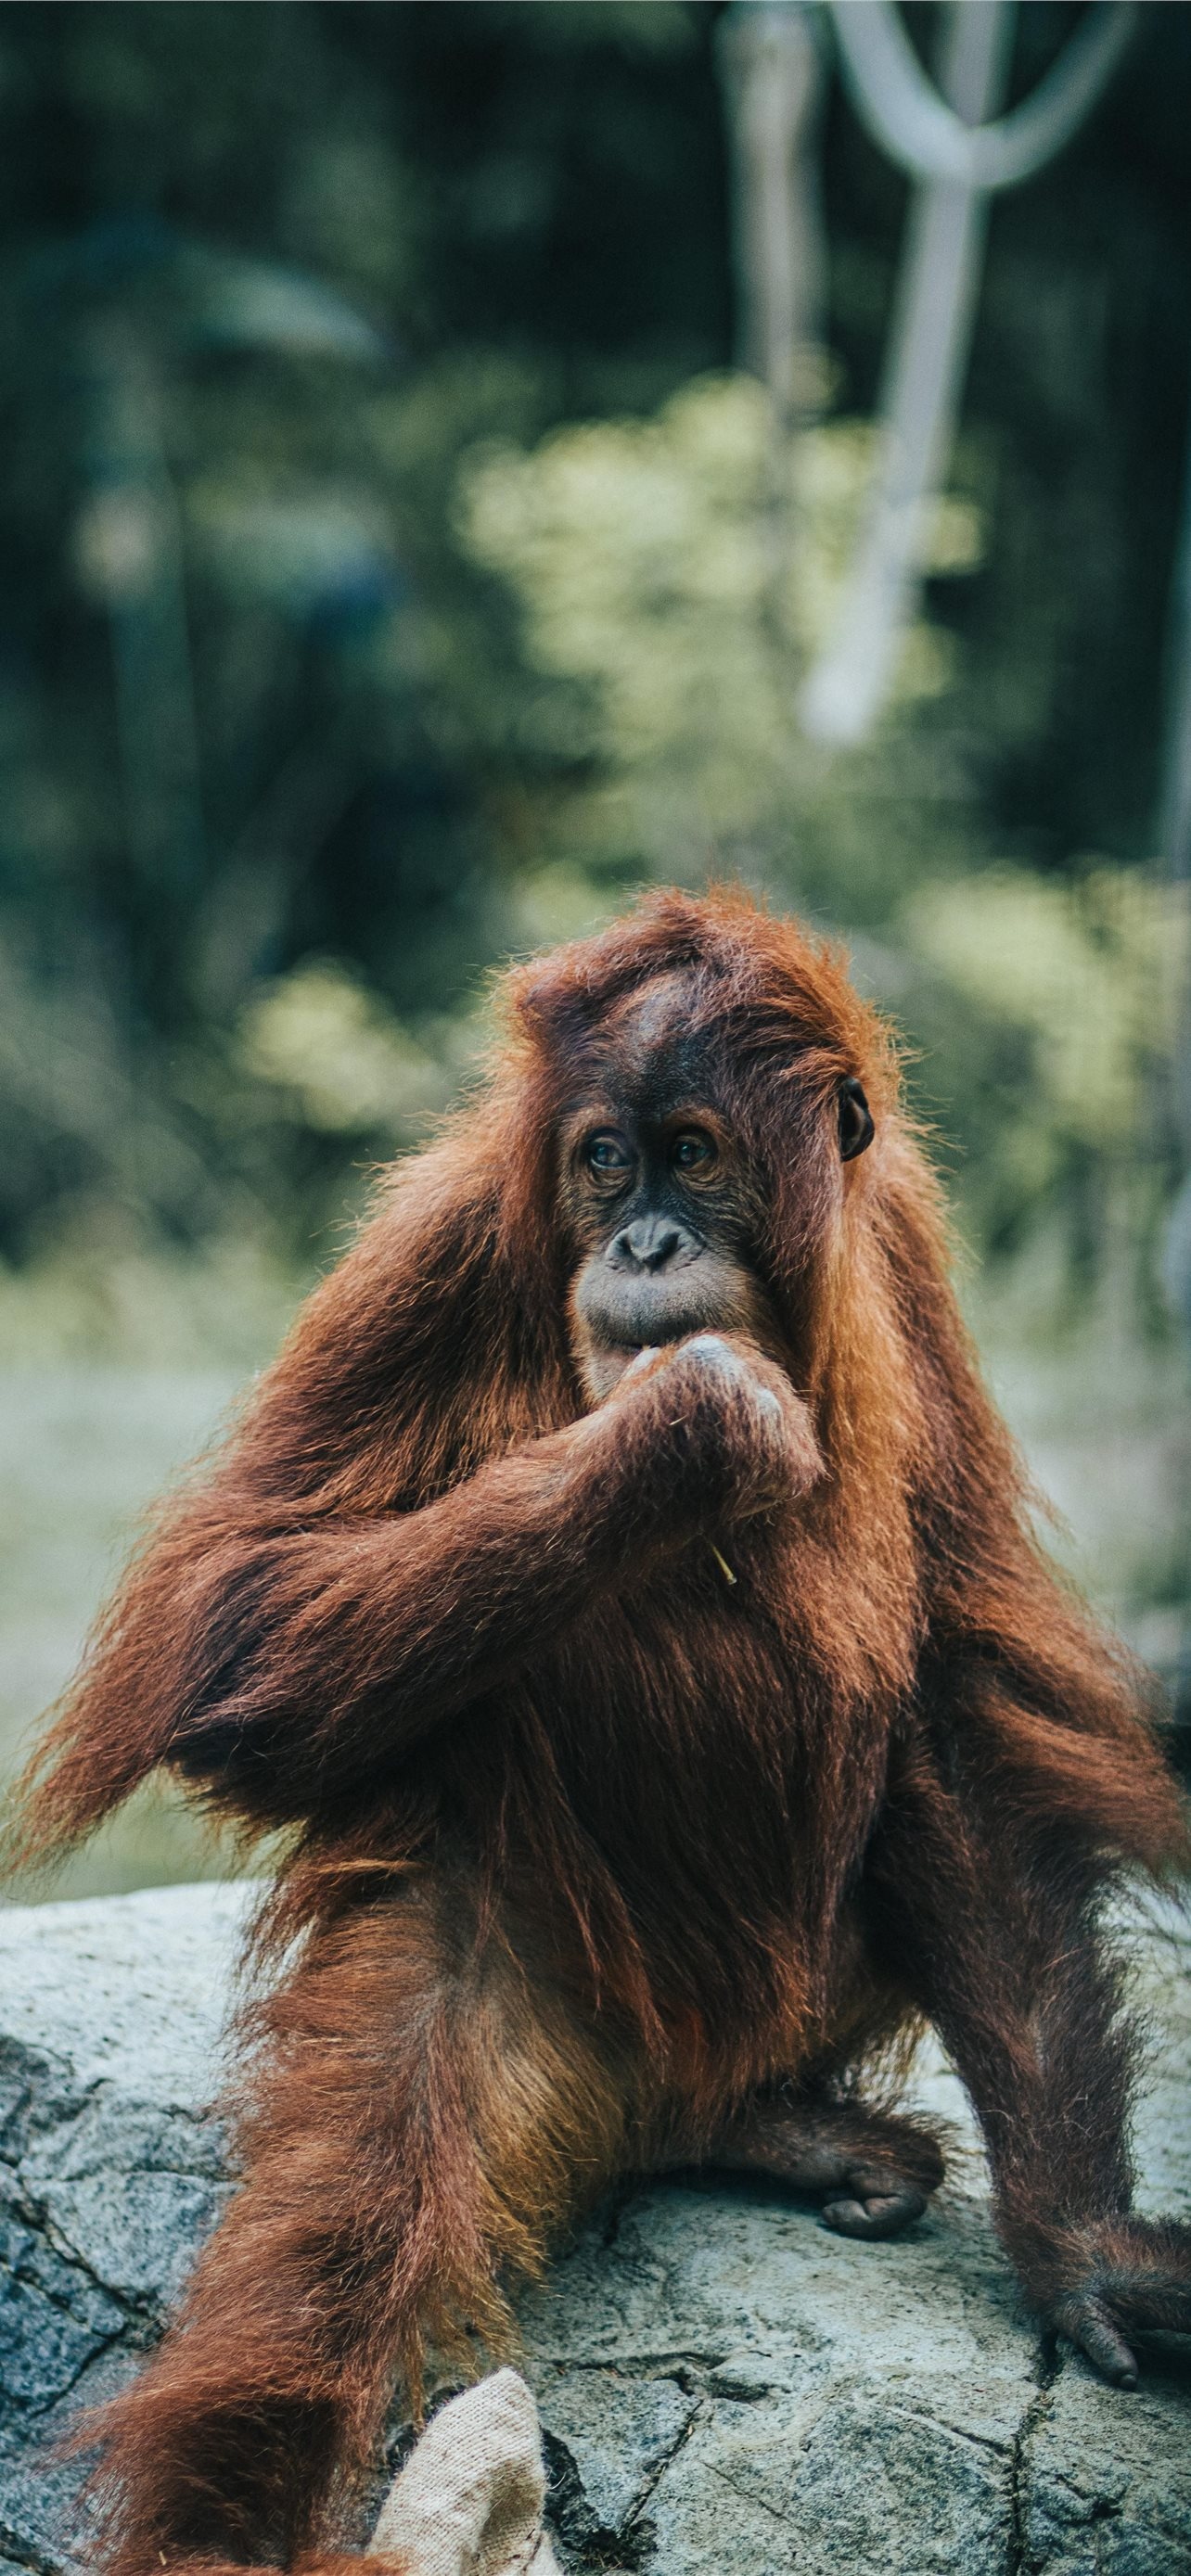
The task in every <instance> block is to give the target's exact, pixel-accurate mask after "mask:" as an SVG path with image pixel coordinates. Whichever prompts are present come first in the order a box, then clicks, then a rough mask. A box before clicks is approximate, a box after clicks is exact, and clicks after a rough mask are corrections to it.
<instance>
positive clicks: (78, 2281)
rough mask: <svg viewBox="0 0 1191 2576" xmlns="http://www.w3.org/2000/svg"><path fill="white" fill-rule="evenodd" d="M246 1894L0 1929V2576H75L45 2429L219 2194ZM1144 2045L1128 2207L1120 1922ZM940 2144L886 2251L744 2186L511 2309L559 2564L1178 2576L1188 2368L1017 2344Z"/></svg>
mask: <svg viewBox="0 0 1191 2576" xmlns="http://www.w3.org/2000/svg"><path fill="white" fill-rule="evenodd" d="M244 1904H245V1892H244V1890H243V1889H237V1888H226V1887H225V1888H218V1887H192V1888H171V1889H168V1890H153V1891H150V1892H148V1893H146V1894H144V1895H140V1896H131V1897H117V1898H111V1899H109V1900H107V1901H106V1902H100V1903H91V1904H73V1905H56V1906H47V1907H45V1908H42V1909H37V1910H32V1909H30V1910H13V1911H10V1912H8V1913H3V1914H0V1962H2V1969H3V1978H4V1990H5V2000H4V2002H3V2004H2V2005H0V2031H2V2032H3V2034H4V2036H3V2038H2V2039H0V2194H2V2197H3V2212H2V2217H3V2241H2V2252H0V2576H16V2571H18V2570H19V2571H22V2576H25V2571H29V2570H35V2571H37V2576H60V2572H61V2576H82V2570H84V2569H85V2568H86V2567H87V2566H88V2564H89V2560H90V2554H91V2553H90V2551H89V2547H88V2538H87V2527H86V2516H85V2512H84V2510H83V2509H82V2508H81V2507H80V2505H79V2503H78V2500H77V2472H76V2471H75V2470H74V2469H73V2468H70V2467H67V2466H66V2465H64V2464H62V2463H61V2462H54V2461H52V2460H50V2461H49V2462H48V2463H47V2457H46V2451H47V2445H52V2443H53V2440H54V2438H55V2436H56V2435H57V2434H58V2433H60V2431H61V2430H62V2429H63V2427H64V2425H65V2424H66V2422H67V2421H68V2420H69V2418H70V2416H71V2414H72V2413H73V2412H74V2410H75V2409H76V2408H77V2407H78V2406H80V2405H81V2404H83V2403H85V2402H88V2401H90V2400H93V2399H95V2398H96V2397H97V2396H100V2395H102V2394H103V2393H104V2392H105V2391H106V2390H107V2389H109V2388H111V2387H112V2386H113V2385H115V2384H116V2383H117V2382H118V2381H119V2379H120V2378H121V2377H122V2376H123V2375H124V2374H125V2373H127V2372H128V2371H129V2370H131V2369H134V2368H135V2367H136V2362H137V2356H138V2354H139V2353H140V2352H141V2351H142V2350H143V2348H144V2347H145V2346H146V2345H147V2344H148V2343H150V2342H151V2341H152V2339H153V2337H154V2335H155V2334H156V2333H157V2331H158V2329H159V2326H160V2323H161V2319H162V2315H163V2312H164V2309H165V2307H166V2305H167V2303H168V2302H169V2300H170V2298H171V2297H172V2295H173V2293H174V2291H175V2290H176V2288H177V2285H178V2283H179V2281H180V2279H181V2277H182V2275H183V2273H184V2272H185V2269H186V2266H187V2263H188V2261H189V2260H190V2257H191V2254H192V2252H193V2249H194V2247H195V2245H196V2243H197V2242H198V2240H199V2238H200V2237H201V2236H202V2234H203V2233H204V2231H205V2230H206V2229H207V2228H208V2227H209V2226H210V2225H211V2224H212V2222H213V2220H214V2218H215V2216H216V2215H217V2213H218V2210H219V2207H220V2204H221V2201H222V2199H223V2197H224V2194H225V2192H226V2189H227V2185H226V2183H225V2180H224V2175H223V2155H222V2142H221V2138H220V2131H219V2124H218V2121H217V2119H216V2118H215V2116H214V2115H213V2114H212V2112H211V2110H210V2108H209V2104H210V2101H211V2098H212V2095H213V2092H214V2090H215V2088H216V2084H217V2080H218V2060H219V2034H220V2026H221V2021H222V2018H223V2013H224V2010H225V2005H226V1999H227V1997H228V1994H229V1987H230V1980H231V1973H232V1965H233V1961H234V1956H235V1950H236V1942H237V1934H238V1930H239V1926H240V1922H241V1918H242V1914H243V1909H244ZM1131 1937H1134V1938H1135V1939H1136V1943H1137V1948H1138V1957H1139V1977H1140V1979H1141V1982H1142V1985H1143V1989H1144V1997H1145V2001H1146V2004H1147V2006H1148V2008H1149V2010H1150V2013H1151V2015H1152V2018H1153V2022H1154V2027H1155V2051H1154V2062H1153V2069H1152V2078H1151V2083H1150V2087H1149V2090H1148V2093H1147V2097H1146V2101H1145V2104H1144V2106H1143V2113H1142V2118H1141V2121H1140V2124H1139V2138H1138V2146H1139V2157H1140V2162H1141V2166H1142V2170H1143V2173H1144V2177H1145V2181H1144V2188H1143V2195H1142V2197H1143V2204H1144V2205H1145V2206H1146V2207H1147V2208H1160V2207H1167V2208H1170V2207H1181V2208H1183V2209H1185V2210H1186V2209H1191V2123H1188V2122H1187V2119H1186V2099H1185V2089H1184V2088H1185V2079H1186V2073H1187V2069H1188V2064H1189V2063H1191V1946H1189V1944H1188V1938H1187V1934H1186V1932H1185V1930H1182V1929H1180V1926H1179V1924H1178V1923H1177V1922H1176V1921H1175V1920H1174V1919H1167V1918H1166V1917H1164V1916H1162V1915H1160V1914H1158V1913H1157V1912H1156V1911H1153V1910H1151V1911H1150V1912H1148V1913H1147V1914H1146V1915H1145V1916H1144V1917H1143V1918H1142V1919H1141V1921H1140V1922H1139V1926H1138V1929H1137V1931H1136V1934H1135V1935H1132V1936H1131ZM915 2092H916V2095H917V2096H918V2097H919V2098H923V2099H925V2100H929V2101H930V2102H931V2103H932V2104H933V2105H934V2106H935V2107H936V2108H938V2109H939V2110H940V2111H941V2112H943V2113H944V2114H945V2115H946V2116H948V2117H949V2118H950V2119H951V2121H952V2122H953V2123H954V2124H955V2125H956V2126H957V2127H958V2128H960V2129H961V2130H962V2132H963V2136H964V2139H965V2141H966V2144H965V2145H964V2147H963V2150H962V2152H961V2154H960V2157H959V2159H958V2162H957V2167H956V2171H955V2176H954V2179H953V2180H952V2181H951V2182H949V2184H948V2185H947V2187H946V2189H945V2191H944V2192H943V2193H942V2194H941V2195H940V2198H939V2201H938V2203H937V2204H936V2206H935V2208H934V2209H933V2210H932V2212H931V2214H930V2216H929V2217H928V2218H927V2219H926V2220H924V2221H923V2222H922V2224H921V2225H920V2226H919V2227H918V2228H917V2229H916V2230H915V2231H914V2232H913V2233H912V2235H910V2236H909V2237H906V2238H904V2239H902V2240H901V2241H900V2242H895V2243H893V2244H889V2245H871V2246H862V2245H856V2244H852V2243H849V2242H848V2241H847V2240H846V2239H843V2238H837V2237H832V2236H830V2235H828V2234H826V2233H825V2231H824V2230H823V2229H822V2228H820V2227H819V2226H818V2225H817V2224H816V2221H815V2217H814V2214H813V2212H811V2211H809V2210H807V2209H804V2208H800V2207H796V2206H792V2205H791V2204H790V2202H789V2201H788V2200H784V2199H783V2198H781V2197H780V2196H779V2195H778V2194H776V2193H774V2192H770V2191H767V2190H764V2189H762V2188H761V2187H760V2186H757V2187H753V2186H750V2185H747V2184H741V2185H738V2186H730V2185H727V2184H716V2185H715V2186H714V2187H708V2188H695V2187H692V2186H690V2185H686V2186H684V2185H680V2184H677V2183H667V2184H665V2185H658V2186H655V2187H653V2188H651V2189H647V2190H642V2191H640V2192H638V2193H636V2194H635V2195H634V2196H633V2197H632V2198H630V2199H629V2200H628V2201H627V2202H625V2203H623V2204H622V2205H619V2206H618V2207H617V2208H616V2209H615V2210H610V2211H608V2212H606V2213H605V2214H604V2216H603V2218H602V2220H601V2221H600V2223H598V2224H596V2225H595V2226H593V2227H592V2228H591V2229H590V2230H589V2231H588V2232H587V2233H586V2234H585V2235H584V2236H583V2237H581V2238H580V2239H579V2241H578V2242H577V2243H575V2244H574V2245H573V2246H572V2247H571V2248H570V2250H569V2251H568V2252H567V2253H565V2254H564V2255H563V2256H562V2257H561V2259H560V2260H559V2262H558V2264H557V2266H556V2268H555V2270H554V2272H553V2273H552V2275H551V2278H550V2280H549V2282H548V2284H547V2285H546V2286H545V2287H544V2288H543V2289H542V2290H541V2291H540V2292H538V2293H536V2294H535V2295H534V2296H533V2297H532V2298H529V2299H527V2300H526V2301H525V2302H524V2303H523V2306H522V2324H523V2330H524V2336H525V2361H524V2367H525V2369H526V2372H527V2375H528V2377H529V2378H530V2380H531V2381H532V2383H533V2386H534V2388H535V2389H536V2392H537V2395H538V2400H539V2404H540V2407H541V2412H542V2420H543V2425H544V2428H545V2439H546V2451H547V2459H548V2465H549V2470H550V2476H551V2512H552V2523H553V2528H554V2531H555V2535H556V2539H557V2545H558V2550H559V2555H560V2558H561V2560H562V2563H563V2565H564V2566H565V2567H566V2568H567V2569H568V2570H570V2571H572V2576H594V2571H595V2570H601V2571H604V2576H609V2571H616V2570H620V2571H624V2576H629V2571H636V2570H641V2571H645V2576H779V2571H781V2576H786V2571H788V2570H797V2571H798V2576H828V2571H831V2576H842V2572H843V2571H847V2576H878V2572H879V2576H928V2571H933V2570H936V2569H947V2570H948V2571H950V2576H1034V2572H1035V2571H1041V2570H1045V2571H1046V2576H1178V2571H1181V2570H1186V2571H1191V2454H1189V2451H1188V2442H1187V2436H1188V2432H1189V2431H1191V2359H1189V2358H1188V2357H1187V2356H1185V2355H1184V2354H1183V2353H1182V2351H1181V2350H1180V2349H1178V2348H1177V2347H1176V2346H1175V2345H1174V2344H1173V2343H1172V2342H1168V2343H1166V2344H1165V2345H1164V2346H1160V2345H1159V2344H1158V2343H1157V2341H1156V2340H1155V2341H1153V2342H1152V2343H1151V2347H1150V2350H1149V2352H1148V2353H1147V2356H1146V2366H1145V2379H1144V2382H1143V2385H1142V2388H1141V2389H1140V2390H1139V2392H1138V2393H1137V2394H1136V2395H1134V2396H1118V2395H1115V2394H1114V2393H1113V2392H1112V2391H1110V2390H1109V2389H1107V2388H1104V2387H1102V2386H1101V2385H1100V2384H1099V2383H1098V2382H1097V2380H1096V2379H1095V2378H1094V2377H1093V2375H1092V2373H1091V2372H1090V2371H1089V2370H1088V2369H1087V2368H1086V2366H1085V2365H1084V2364H1083V2363H1082V2362H1081V2361H1079V2360H1078V2359H1076V2358H1075V2357H1074V2355H1072V2354H1071V2353H1069V2352H1056V2351H1054V2350H1053V2349H1051V2348H1049V2347H1048V2346H1047V2345H1046V2344H1044V2343H1040V2341H1039V2338H1038V2335H1037V2333H1036V2331H1035V2330H1034V2329H1033V2327H1032V2326H1031V2324H1030V2322H1029V2320H1028V2319H1027V2318H1026V2317H1025V2316H1024V2315H1023V2314H1022V2312H1021V2310H1020V2308H1019V2305H1018V2302H1017V2299H1016V2296H1015V2292H1014V2287H1013V2283H1012V2280H1011V2279H1010V2276H1009V2274H1008V2272H1007V2270H1006V2267H1005V2265H1004V2263H1003V2261H1002V2259H1001V2256H1000V2254H999V2252H998V2250H997V2247H996V2244H995V2242H994V2240H993V2237H992V2233H991V2230H990V2227H989V2223H988V2216H987V2207H986V2200H985V2193H984V2184H983V2177H982V2173H981V2168H980V2161H979V2157H978V2155H977V2154H976V2152H975V2149H974V2146H973V2145H972V2142H971V2130H970V2126H969V2124H968V2123H967V2121H966V2117H965V2114H964V2111H963V2105H962V2101H961V2098H960V2096H959V2093H958V2088H957V2087H956V2086H955V2084H954V2080H953V2078H952V2077H951V2076H950V2075H949V2074H948V2072H947V2070H946V2068H945V2067H944V2066H943V2065H942V2064H941V2062H939V2061H937V2060H933V2059H932V2060H931V2061H930V2062H928V2063H924V2065H923V2067H922V2069H921V2071H920V2076H919V2080H918V2082H917V2083H916V2086H915Z"/></svg>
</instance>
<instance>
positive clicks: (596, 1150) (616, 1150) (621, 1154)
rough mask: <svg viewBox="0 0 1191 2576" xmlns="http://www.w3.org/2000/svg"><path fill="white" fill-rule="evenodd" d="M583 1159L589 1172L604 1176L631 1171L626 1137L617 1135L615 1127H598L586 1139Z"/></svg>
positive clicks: (631, 1157)
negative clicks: (592, 1134)
mask: <svg viewBox="0 0 1191 2576" xmlns="http://www.w3.org/2000/svg"><path fill="white" fill-rule="evenodd" d="M583 1160H584V1162H585V1163H586V1165H587V1168H588V1171H589V1172H598V1173H599V1174H600V1175H601V1176H602V1177H605V1176H607V1175H609V1174H612V1175H615V1174H617V1173H620V1172H627V1171H631V1169H632V1163H633V1156H632V1151H631V1149H630V1146H629V1144H628V1140H627V1138H625V1137H624V1136H621V1135H619V1134H618V1133H617V1130H616V1128H615V1127H599V1128H597V1129H596V1132H595V1135H594V1136H589V1137H588V1139H587V1143H586V1144H585V1146H584V1148H583Z"/></svg>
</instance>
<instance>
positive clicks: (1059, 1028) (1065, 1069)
mask: <svg viewBox="0 0 1191 2576" xmlns="http://www.w3.org/2000/svg"><path fill="white" fill-rule="evenodd" d="M904 926H905V933H906V942H907V946H908V948H909V949H910V952H911V954H915V955H917V956H918V957H919V958H921V959H922V960H923V961H924V962H925V963H926V964H927V965H928V966H929V967H933V968H934V969H935V970H936V971H937V972H939V973H941V974H942V975H943V976H944V977H945V978H946V980H947V982H948V983H949V984H950V985H951V986H952V988H953V989H954V990H955V992H956V993H957V994H958V995H959V996H960V998H961V999H962V1000H963V1001H965V1002H967V1003H968V1004H969V1005H970V1006H971V1007H972V1008H973V1009H974V1010H975V1011H977V1012H978V1013H979V1014H980V1015H981V1016H982V1017H983V1018H984V1019H985V1020H986V1021H987V1020H993V1019H997V1020H1000V1021H1002V1022H1004V1023H1008V1024H1010V1025H1012V1026H1015V1027H1016V1028H1017V1029H1019V1030H1020V1031H1021V1033H1022V1035H1023V1037H1025V1038H1026V1039H1028V1041H1029V1043H1030V1045H1031V1049H1032V1053H1033V1060H1034V1065H1035V1069H1036V1073H1037V1077H1038V1081H1039V1084H1040V1086H1041V1089H1042V1092H1043V1094H1044V1100H1043V1101H1040V1102H1038V1103H1036V1111H1044V1115H1045V1121H1046V1124H1047V1125H1048V1126H1050V1127H1052V1128H1053V1127H1057V1128H1059V1129H1060V1130H1061V1131H1063V1132H1064V1133H1065V1134H1066V1135H1067V1137H1068V1138H1070V1139H1071V1140H1072V1141H1073V1142H1074V1143H1077V1144H1080V1145H1084V1146H1087V1147H1090V1148H1092V1149H1093V1150H1094V1151H1098V1152H1102V1151H1105V1150H1111V1149H1112V1148H1113V1147H1117V1146H1121V1145H1127V1144H1128V1143H1129V1142H1130V1141H1131V1140H1132V1139H1134V1138H1135V1137H1136V1136H1137V1134H1138V1131H1139V1123H1140V1120H1141V1117H1142V1114H1143V1086H1144V1085H1145V1083H1146V1081H1147V1078H1148V1077H1149V1076H1150V1075H1151V1074H1152V1073H1153V1071H1154V1069H1155V1068H1156V1067H1160V1066H1161V1065H1162V1064H1163V1063H1164V1062H1168V1061H1169V1056H1170V1051H1171V1047H1172V1044H1173V1040H1174V1034H1175V1021H1176V1014H1177V1011H1178V1008H1179V995H1180V993H1181V991H1182V990H1183V985H1184V978H1185V972H1186V957H1187V937H1188V914H1187V905H1186V900H1185V897H1184V896H1183V895H1182V894H1181V892H1180V890H1179V889H1177V888H1174V887H1171V886H1168V885H1166V886H1164V885H1160V884H1156V883H1154V882H1153V881H1152V880H1150V879H1147V878H1145V877H1143V876H1141V875H1140V874H1136V873H1127V872H1126V871H1124V870H1123V869H1119V868H1107V867H1102V868H1098V869H1096V870H1095V871H1094V872H1093V873H1091V874H1089V875H1088V876H1086V877H1085V878H1083V879H1082V880H1079V881H1077V882H1076V883H1075V884H1069V883H1064V882H1062V881H1060V880H1057V879H1055V880H1052V881H1049V882H1048V881H1047V880H1046V879H1043V878H1039V877H1037V876H1034V875H1032V874H1027V873H1026V872H1025V870H1023V869H1011V868H1005V869H998V870H996V871H994V872H990V873H988V874H985V875H981V876H977V877H971V878H968V879H966V880H963V881H961V882H959V883H954V884H949V885H943V886H933V887H929V888H927V889H924V891H923V892H922V893H921V894H919V895H918V896H917V897H915V898H914V899H913V900H912V902H911V903H910V904H909V906H908V907H907V910H906V913H905V915H904ZM1038 1123H1039V1125H1041V1123H1042V1120H1041V1118H1039V1121H1038Z"/></svg>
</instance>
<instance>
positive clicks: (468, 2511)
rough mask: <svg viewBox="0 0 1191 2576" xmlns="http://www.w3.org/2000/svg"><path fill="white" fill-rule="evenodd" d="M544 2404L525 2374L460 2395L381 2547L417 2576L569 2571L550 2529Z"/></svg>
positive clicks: (421, 2457)
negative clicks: (545, 2516) (545, 2515)
mask: <svg viewBox="0 0 1191 2576" xmlns="http://www.w3.org/2000/svg"><path fill="white" fill-rule="evenodd" d="M545 2494H546V2476H545V2471H544V2469H543V2466H542V2436H541V2431H540V2428H539V2425H538V2410H537V2407H536V2406H535V2404H534V2401H533V2398H532V2396H531V2395H530V2392H529V2390H528V2388H527V2387H526V2385H525V2381H524V2380H523V2379H521V2378H519V2376H518V2374H517V2372H516V2371H515V2370H498V2371H496V2372H494V2373H493V2376H492V2377H491V2378H490V2379H481V2380H480V2382H479V2384H478V2386H477V2387H475V2388H465V2389H464V2391H463V2394H462V2396H461V2397H452V2398H451V2400H450V2402H449V2404H448V2405H446V2406H444V2407H443V2408H442V2409H441V2411H440V2412H439V2413H438V2414H437V2415H436V2416H435V2417H434V2420H433V2422H432V2423H431V2424H429V2425H428V2426H427V2428H426V2431H425V2432H424V2433H423V2435H422V2438H421V2440H420V2442H419V2443H418V2444H417V2446H416V2448H415V2449H414V2451H413V2452H412V2453H411V2455H410V2458H409V2459H408V2460H407V2461H406V2464H405V2467H404V2468H403V2469H402V2470H401V2472H400V2475H399V2476H397V2477H396V2478H394V2480H393V2484H392V2486H391V2487H390V2489H389V2492H388V2495H387V2496H386V2498H385V2501H384V2504H383V2505H382V2506H381V2510H380V2516H379V2519H378V2521H377V2525H376V2529H375V2531H374V2532H373V2535H372V2541H371V2544H370V2545H371V2547H372V2549H373V2550H375V2551H376V2552H377V2553H378V2555H379V2554H384V2553H389V2554H391V2555H393V2556H395V2557H401V2558H402V2559H403V2560H404V2561H405V2563H406V2565H407V2567H408V2570H409V2576H561V2571H560V2569H559V2564H558V2560H557V2558H556V2557H555V2555H554V2552H553V2550H552V2548H551V2546H550V2543H549V2541H548V2540H547V2538H546V2536H545V2533H544V2531H543V2529H542V2508H543V2504H544V2501H545Z"/></svg>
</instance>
